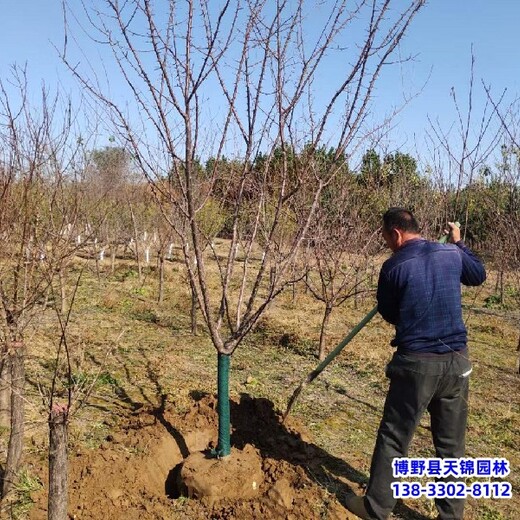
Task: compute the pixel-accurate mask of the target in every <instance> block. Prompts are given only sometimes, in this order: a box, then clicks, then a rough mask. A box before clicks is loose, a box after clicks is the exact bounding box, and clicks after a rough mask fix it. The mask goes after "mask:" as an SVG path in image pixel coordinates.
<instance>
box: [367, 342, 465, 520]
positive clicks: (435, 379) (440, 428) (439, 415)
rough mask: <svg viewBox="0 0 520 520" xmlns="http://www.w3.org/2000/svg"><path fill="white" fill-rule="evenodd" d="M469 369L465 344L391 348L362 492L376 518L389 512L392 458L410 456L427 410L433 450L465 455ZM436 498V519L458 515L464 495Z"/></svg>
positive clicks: (442, 454)
mask: <svg viewBox="0 0 520 520" xmlns="http://www.w3.org/2000/svg"><path fill="white" fill-rule="evenodd" d="M470 371H471V363H470V362H469V360H468V356H467V351H466V350H464V351H460V352H450V353H448V354H439V355H435V354H430V355H426V356H425V355H415V354H402V353H399V352H396V353H395V354H394V357H393V358H392V360H391V361H390V363H389V364H388V366H387V369H386V375H387V377H388V378H389V379H390V388H389V390H388V395H387V398H386V402H385V408H384V412H383V419H382V420H381V424H380V426H379V431H378V434H377V440H376V446H375V449H374V454H373V457H372V464H371V467H370V481H369V483H368V488H367V492H366V498H365V503H366V505H367V509H368V510H369V512H370V513H371V514H373V515H374V517H375V518H377V519H379V520H383V519H385V518H387V517H388V516H389V515H390V513H391V511H392V509H393V508H394V506H395V503H396V499H395V498H394V497H393V492H392V489H391V487H390V485H391V483H392V482H394V481H396V480H397V479H396V478H394V477H393V473H392V471H393V470H392V460H393V459H394V458H395V457H407V456H408V445H409V444H410V441H411V439H412V436H413V433H414V431H415V429H416V428H417V425H418V424H419V421H420V419H421V416H422V415H423V413H424V412H425V410H428V411H429V413H430V416H431V431H432V437H433V443H434V446H435V451H436V456H437V457H441V458H459V457H463V456H464V448H465V432H466V420H467V415H468V406H467V404H468V402H467V401H468V383H469V372H470ZM446 480H455V478H447V479H446ZM435 503H436V506H437V510H438V511H439V518H440V519H442V520H448V519H453V520H459V519H462V515H463V509H464V500H463V499H436V500H435Z"/></svg>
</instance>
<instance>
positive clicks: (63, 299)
mask: <svg viewBox="0 0 520 520" xmlns="http://www.w3.org/2000/svg"><path fill="white" fill-rule="evenodd" d="M59 280H60V292H61V313H62V314H63V315H65V314H66V313H67V276H66V274H65V272H64V268H63V267H62V268H61V269H60V271H59Z"/></svg>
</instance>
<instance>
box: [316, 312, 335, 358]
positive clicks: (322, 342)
mask: <svg viewBox="0 0 520 520" xmlns="http://www.w3.org/2000/svg"><path fill="white" fill-rule="evenodd" d="M331 312H332V307H329V306H328V305H326V306H325V312H324V313H323V319H322V320H321V331H320V347H319V350H318V359H319V360H320V361H323V360H324V359H325V356H326V354H327V352H326V348H325V336H326V330H327V325H328V323H329V319H330V314H331Z"/></svg>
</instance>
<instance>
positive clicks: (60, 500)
mask: <svg viewBox="0 0 520 520" xmlns="http://www.w3.org/2000/svg"><path fill="white" fill-rule="evenodd" d="M67 427H68V407H67V406H63V405H57V404H55V405H54V406H53V407H52V410H51V412H50V414H49V497H48V509H47V515H48V516H47V518H48V519H49V520H67V518H68V517H67V506H68V502H67V491H68V486H67V477H68V457H67V451H68V450H67Z"/></svg>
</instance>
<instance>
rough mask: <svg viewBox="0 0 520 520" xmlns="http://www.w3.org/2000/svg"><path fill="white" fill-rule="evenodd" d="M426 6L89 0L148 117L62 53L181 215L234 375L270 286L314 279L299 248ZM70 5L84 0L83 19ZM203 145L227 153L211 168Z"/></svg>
mask: <svg viewBox="0 0 520 520" xmlns="http://www.w3.org/2000/svg"><path fill="white" fill-rule="evenodd" d="M394 4H395V5H394ZM423 4H424V2H423V1H422V0H415V1H410V2H409V3H408V4H407V5H405V6H404V7H403V5H402V3H401V4H400V6H399V5H397V2H392V1H390V0H382V1H380V0H372V1H361V2H358V3H357V4H353V5H351V3H350V2H347V1H346V0H340V1H337V2H331V3H330V4H327V9H324V7H323V6H321V5H320V6H318V5H315V6H310V7H307V4H305V3H304V2H303V1H298V2H296V3H294V2H286V1H284V0H278V1H277V2H276V3H275V4H272V3H269V2H266V1H265V0H253V1H249V2H244V1H241V0H235V1H232V0H227V1H223V2H221V3H219V4H216V3H214V2H211V3H210V2H208V1H202V2H200V3H199V4H196V3H194V2H193V1H191V0H189V1H188V2H186V3H185V4H182V5H180V4H178V3H176V2H164V3H162V2H153V1H151V0H134V1H132V2H118V1H116V0H106V1H105V2H93V3H88V2H86V1H85V2H83V3H82V5H83V6H84V9H85V12H86V14H87V16H88V17H89V20H90V21H91V34H92V36H93V37H94V38H95V40H96V41H99V42H102V43H103V44H105V45H106V46H107V47H108V48H109V49H110V50H111V51H112V57H113V63H114V65H115V67H116V68H117V69H118V70H119V72H120V76H121V78H122V79H123V80H124V82H125V84H126V86H127V87H128V91H129V93H130V94H131V96H132V100H133V103H134V104H135V106H137V107H138V109H139V111H140V114H141V115H142V116H143V118H142V119H141V120H140V121H139V120H138V119H137V118H136V114H134V113H130V112H129V111H128V110H127V109H126V108H125V107H124V106H123V105H121V104H119V103H118V102H117V101H115V100H114V99H112V98H110V97H109V96H108V95H107V94H106V93H105V91H104V90H103V89H102V88H101V87H100V84H99V82H98V81H97V80H96V78H95V77H93V76H92V75H90V70H89V69H87V68H85V67H82V64H81V63H77V62H76V61H75V58H74V57H73V54H72V53H71V51H70V50H69V49H68V48H67V47H66V46H64V48H63V52H62V57H63V60H64V61H65V63H66V64H67V65H68V66H69V68H70V70H71V72H72V73H73V74H74V75H75V76H76V77H77V78H78V80H79V81H80V83H81V84H82V86H83V87H84V88H85V89H86V90H87V91H89V92H90V93H91V94H92V95H93V96H94V97H95V98H96V99H97V100H98V101H100V102H101V103H102V104H103V105H104V106H105V107H106V109H107V110H108V111H109V113H110V115H111V117H112V118H113V121H114V123H115V124H116V125H117V128H118V130H119V135H120V137H121V139H122V140H123V141H124V142H125V143H126V144H127V145H128V146H129V147H130V148H131V149H132V152H133V154H134V155H135V157H136V161H137V164H138V165H139V167H140V169H141V171H142V172H143V174H144V175H145V176H146V177H147V179H148V180H149V182H150V183H151V185H152V187H153V189H154V191H155V193H156V195H157V197H159V198H162V199H167V200H169V202H170V204H171V205H172V207H173V208H174V209H175V212H173V211H172V212H171V214H176V215H179V216H180V218H178V219H175V220H170V225H171V226H172V229H173V230H174V231H175V232H176V233H177V235H178V238H179V241H180V243H181V244H182V247H183V255H184V262H185V266H186V269H187V273H188V277H189V280H190V287H191V288H192V291H193V293H194V295H195V297H196V299H197V302H198V306H199V308H200V312H201V313H202V316H203V319H204V322H205V324H206V326H207V328H208V331H209V335H210V337H211V340H212V342H213V344H214V345H215V348H216V349H217V351H218V359H219V370H221V372H223V373H225V374H226V375H225V376H223V377H222V380H225V379H226V378H227V370H228V367H229V356H230V354H232V353H233V351H234V350H235V348H236V347H237V346H238V345H239V344H240V342H241V341H242V340H243V338H244V337H245V336H246V334H248V333H249V332H250V331H251V330H252V328H253V327H254V326H255V325H256V323H257V322H258V319H259V317H260V316H261V315H262V313H263V312H264V311H265V310H266V309H267V308H268V306H269V304H270V303H271V302H272V301H273V299H274V298H275V297H276V296H277V295H278V294H280V292H281V291H282V290H283V289H284V287H285V286H286V285H287V284H288V283H290V282H292V281H293V280H294V279H295V278H298V277H299V276H301V273H299V272H297V269H296V267H295V262H294V259H295V257H296V254H297V252H298V250H299V248H300V246H301V244H302V241H303V240H304V238H305V237H306V235H307V233H308V230H309V227H310V225H311V223H312V221H313V219H314V217H315V214H316V210H317V208H318V206H319V204H320V197H321V193H322V191H323V189H324V188H325V187H326V186H327V185H328V184H329V183H330V182H331V180H332V179H333V178H334V177H335V175H336V174H337V172H338V169H339V164H340V162H341V157H342V156H343V155H344V154H346V155H348V154H351V153H353V151H354V150H355V148H356V146H357V145H358V144H359V142H360V140H362V138H363V136H364V133H365V132H366V131H368V130H367V129H366V127H365V126H364V125H365V118H366V115H367V114H368V111H369V109H370V106H371V99H372V94H373V92H374V88H375V85H376V82H377V80H378V78H379V76H380V74H381V72H382V69H383V68H384V67H385V66H387V65H388V64H389V63H390V61H391V59H390V57H391V56H392V55H393V53H394V51H395V49H396V48H397V46H398V44H399V42H400V41H401V39H402V37H403V35H404V34H405V32H406V30H407V28H408V26H409V24H410V23H411V21H412V19H413V18H414V16H415V14H416V13H417V12H418V10H419V9H420V8H421V7H422V5H423ZM75 5H76V4H75ZM73 13H74V11H73V9H72V6H71V8H70V9H69V10H68V11H67V17H68V19H69V22H70V23H72V20H73ZM317 22H319V25H318V24H317ZM69 34H70V31H69ZM354 35H355V36H354ZM360 35H362V36H360ZM66 41H67V42H69V44H70V39H68V40H67V39H66ZM392 59H394V58H392ZM105 66H108V64H105ZM331 67H333V70H334V73H333V74H332V75H331V74H330V71H331V70H332V69H331ZM324 78H327V80H326V81H323V79H324ZM318 89H319V91H320V93H321V95H320V96H319V99H318V98H317V96H316V94H315V93H316V91H317V90H318ZM217 107H219V108H217ZM145 136H146V137H148V139H145ZM152 136H153V137H152ZM327 143H328V145H329V146H333V147H334V149H335V150H336V156H335V157H334V158H333V160H332V161H331V162H330V165H329V167H328V168H327V169H326V170H323V169H321V168H320V167H319V165H317V164H316V161H314V160H312V154H311V156H310V158H309V159H308V160H301V158H302V157H303V156H302V155H301V153H300V152H301V151H302V150H303V149H304V148H305V147H306V146H307V147H308V148H309V147H310V149H313V148H314V149H316V148H318V147H319V146H321V145H323V144H327ZM230 151H231V153H233V154H235V155H240V161H238V162H237V164H236V166H237V167H234V168H232V170H231V171H230V172H228V173H229V174H230V175H231V176H232V179H231V181H232V182H231V184H232V185H233V186H234V189H233V191H232V192H231V191H228V192H227V196H228V197H229V198H228V199H227V200H226V201H220V202H221V203H222V204H224V202H225V203H226V205H227V207H228V208H229V210H230V214H231V216H230V222H229V225H228V228H229V230H230V233H229V236H230V241H229V246H228V248H227V251H226V254H225V259H224V260H222V259H221V257H220V255H217V254H213V255H209V257H211V260H212V262H216V264H217V268H218V273H217V276H218V280H219V283H218V285H217V286H215V284H210V283H208V281H209V278H210V276H211V265H212V264H211V263H208V254H203V252H204V250H205V249H207V248H208V246H209V249H208V250H211V241H210V239H209V237H207V236H206V235H205V234H204V232H203V230H202V229H201V226H200V225H199V219H198V218H197V216H198V215H199V213H200V212H201V211H202V210H203V208H204V207H205V205H206V204H207V203H208V201H209V200H210V199H211V196H212V193H213V190H214V187H215V184H216V182H217V180H218V179H219V176H220V174H221V170H220V166H221V159H222V158H223V154H224V153H226V154H229V152H230ZM201 156H202V157H204V158H209V157H213V158H214V159H215V160H214V162H213V168H212V170H211V171H209V172H205V173H206V174H205V176H204V178H201V175H200V168H199V158H200V157H201ZM260 156H262V158H263V160H262V161H261V162H259V161H258V160H257V158H258V157H260ZM165 181H167V182H165ZM250 183H251V184H252V186H253V191H252V193H253V194H254V196H253V197H252V198H249V197H248V191H247V188H248V186H249V184H250ZM303 186H305V187H306V188H305V196H303V195H302V196H300V194H302V187H303ZM231 193H232V194H233V196H232V197H231ZM296 215H298V218H296ZM239 256H240V260H241V261H240V263H237V259H238V257H239ZM220 381H221V379H220V377H219V382H220ZM227 401H228V396H227V395H219V407H220V408H219V412H220V413H221V415H220V417H221V426H223V428H221V429H219V437H220V439H219V446H218V448H217V452H218V453H219V455H221V456H225V455H228V454H229V450H230V447H229V424H227V425H226V424H225V423H229V415H228V413H227V412H226V410H225V407H226V406H229V403H228V402H227Z"/></svg>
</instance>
